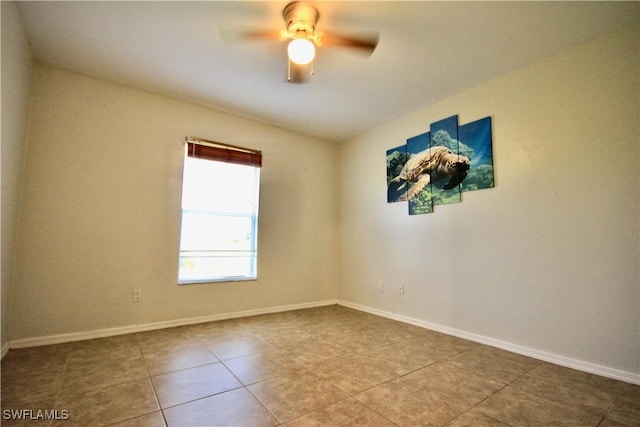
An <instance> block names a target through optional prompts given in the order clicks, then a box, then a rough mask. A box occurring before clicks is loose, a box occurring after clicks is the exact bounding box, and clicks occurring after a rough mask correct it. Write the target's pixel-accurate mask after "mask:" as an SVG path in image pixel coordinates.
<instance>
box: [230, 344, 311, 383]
mask: <svg viewBox="0 0 640 427" xmlns="http://www.w3.org/2000/svg"><path fill="white" fill-rule="evenodd" d="M223 363H224V364H225V366H226V367H227V368H229V370H230V371H231V372H232V373H233V375H235V376H236V377H237V378H238V379H239V380H240V381H242V383H243V384H245V385H248V384H253V383H256V382H258V381H264V380H266V379H269V378H273V377H276V376H278V375H284V374H287V373H290V372H293V371H297V370H301V369H303V368H304V367H303V366H302V365H300V364H298V363H297V362H296V361H295V360H293V359H291V358H290V357H288V356H287V355H286V354H285V353H283V352H280V351H277V350H274V351H270V352H264V353H257V354H252V355H249V356H243V357H237V358H235V359H229V360H225V361H224V362H223Z"/></svg>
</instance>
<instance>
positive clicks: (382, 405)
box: [355, 380, 469, 426]
mask: <svg viewBox="0 0 640 427" xmlns="http://www.w3.org/2000/svg"><path fill="white" fill-rule="evenodd" d="M355 398H356V399H358V400H359V401H360V402H362V403H364V404H365V405H367V406H369V407H371V408H372V409H374V410H375V411H376V412H378V413H379V414H381V415H383V416H384V417H385V418H388V419H389V420H391V421H392V422H394V423H395V424H397V425H401V426H441V425H444V424H446V423H448V422H449V421H451V420H452V419H454V418H455V417H457V416H458V415H460V414H462V413H463V412H464V411H466V410H467V409H469V407H468V405H466V404H465V403H464V402H461V401H456V400H454V399H451V398H449V397H447V396H444V395H442V394H439V393H437V392H435V391H431V390H421V389H419V388H417V387H414V386H412V385H410V384H409V383H408V382H407V381H402V380H394V381H391V382H387V383H384V384H381V385H379V386H377V387H374V388H372V389H370V390H367V391H365V392H363V393H360V394H358V395H356V396H355Z"/></svg>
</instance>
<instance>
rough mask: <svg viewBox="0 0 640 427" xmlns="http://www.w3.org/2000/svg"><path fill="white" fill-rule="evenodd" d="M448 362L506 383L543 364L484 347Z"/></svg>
mask: <svg viewBox="0 0 640 427" xmlns="http://www.w3.org/2000/svg"><path fill="white" fill-rule="evenodd" d="M447 362H450V363H452V364H454V365H456V366H457V367H459V368H462V369H466V370H469V371H472V372H476V373H478V374H480V375H484V376H485V377H487V378H491V379H493V380H496V381H501V382H504V383H509V382H511V381H513V380H515V379H516V378H518V377H520V376H522V375H524V374H526V373H527V372H529V371H531V370H533V369H535V368H536V367H538V366H539V365H540V364H541V363H542V362H540V361H537V360H535V359H531V358H529V357H525V356H520V355H517V354H514V353H508V352H506V351H503V350H498V349H492V348H490V347H484V346H476V347H474V348H472V349H471V350H469V351H466V352H464V353H461V354H458V355H457V356H453V357H451V358H449V359H447Z"/></svg>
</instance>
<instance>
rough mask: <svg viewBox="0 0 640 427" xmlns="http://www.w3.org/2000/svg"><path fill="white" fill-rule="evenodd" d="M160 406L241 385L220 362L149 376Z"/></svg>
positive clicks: (167, 405) (166, 406) (201, 396)
mask: <svg viewBox="0 0 640 427" xmlns="http://www.w3.org/2000/svg"><path fill="white" fill-rule="evenodd" d="M151 380H152V382H153V386H154V388H155V390H156V393H157V395H158V400H159V401H160V407H161V408H168V407H170V406H174V405H179V404H181V403H185V402H189V401H192V400H196V399H201V398H203V397H207V396H211V395H214V394H218V393H222V392H224V391H228V390H232V389H234V388H238V387H241V386H242V384H240V381H238V380H237V379H236V377H234V376H233V375H232V374H231V372H229V371H228V370H227V368H226V367H225V366H224V365H223V364H222V363H220V362H218V363H212V364H210V365H204V366H198V367H195V368H190V369H185V370H182V371H176V372H170V373H168V374H163V375H157V376H155V377H151Z"/></svg>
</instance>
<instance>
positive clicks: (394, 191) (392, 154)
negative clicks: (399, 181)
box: [387, 144, 409, 203]
mask: <svg viewBox="0 0 640 427" xmlns="http://www.w3.org/2000/svg"><path fill="white" fill-rule="evenodd" d="M407 160H409V155H408V154H407V145H406V144H405V145H401V146H399V147H396V148H391V149H389V150H387V202H389V203H394V202H400V201H402V200H401V196H402V193H403V192H404V191H403V189H402V187H401V186H400V185H395V184H394V183H392V182H391V181H392V180H393V179H394V178H395V177H397V176H398V175H400V172H401V171H402V168H403V166H404V164H405V163H406V162H407Z"/></svg>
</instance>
